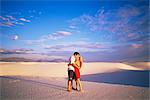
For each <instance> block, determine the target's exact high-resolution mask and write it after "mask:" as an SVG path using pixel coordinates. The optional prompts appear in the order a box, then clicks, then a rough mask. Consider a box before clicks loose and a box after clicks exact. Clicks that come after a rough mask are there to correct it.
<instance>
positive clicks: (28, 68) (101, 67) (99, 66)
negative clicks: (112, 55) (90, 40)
mask: <svg viewBox="0 0 150 100" xmlns="http://www.w3.org/2000/svg"><path fill="white" fill-rule="evenodd" d="M122 69H123V70H144V68H137V67H135V66H131V65H127V64H123V63H106V62H96V63H85V64H84V65H83V67H82V69H81V75H86V74H95V73H105V72H114V71H118V70H122ZM147 69H148V68H147ZM149 69H150V68H149ZM3 75H21V76H50V77H67V63H46V62H1V63H0V76H3Z"/></svg>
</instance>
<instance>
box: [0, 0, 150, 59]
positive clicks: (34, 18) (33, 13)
mask: <svg viewBox="0 0 150 100" xmlns="http://www.w3.org/2000/svg"><path fill="white" fill-rule="evenodd" d="M148 6H149V4H148V0H139V1H135V0H105V1H104V0H56V1H54V0H53V1H52V0H41V1H40V0H38V1H34V0H26V1H25V0H21V1H18V0H16V1H15V0H2V1H1V16H0V26H1V32H0V38H1V45H0V46H1V47H0V54H1V57H3V58H9V57H20V58H31V59H51V60H53V59H65V60H67V59H68V58H69V56H70V55H71V54H72V53H73V52H75V51H78V52H80V53H81V55H83V57H84V58H85V60H86V61H147V60H148V27H149V26H148V21H149V20H148V14H149V12H148Z"/></svg>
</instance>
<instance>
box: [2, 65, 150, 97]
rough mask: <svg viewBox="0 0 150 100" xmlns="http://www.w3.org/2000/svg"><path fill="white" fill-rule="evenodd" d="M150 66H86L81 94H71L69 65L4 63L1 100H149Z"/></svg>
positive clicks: (82, 74)
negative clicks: (68, 79) (68, 81)
mask: <svg viewBox="0 0 150 100" xmlns="http://www.w3.org/2000/svg"><path fill="white" fill-rule="evenodd" d="M149 64H150V63H149V62H136V63H126V62H125V63H114V62H92V63H85V64H84V65H83V67H82V68H81V82H82V84H83V88H84V93H81V92H79V91H76V90H72V92H68V91H67V63H64V62H61V63H52V62H0V83H1V84H0V86H1V100H149V94H150V93H149V92H150V91H149V70H150V66H149ZM74 83H75V82H74ZM74 85H75V84H74Z"/></svg>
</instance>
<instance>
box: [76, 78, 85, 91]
mask: <svg viewBox="0 0 150 100" xmlns="http://www.w3.org/2000/svg"><path fill="white" fill-rule="evenodd" d="M77 86H79V87H80V92H84V91H83V87H82V84H81V81H80V79H77Z"/></svg>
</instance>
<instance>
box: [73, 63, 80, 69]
mask: <svg viewBox="0 0 150 100" xmlns="http://www.w3.org/2000/svg"><path fill="white" fill-rule="evenodd" d="M72 65H73V66H74V67H77V68H78V69H80V66H78V65H77V64H75V63H72Z"/></svg>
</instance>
